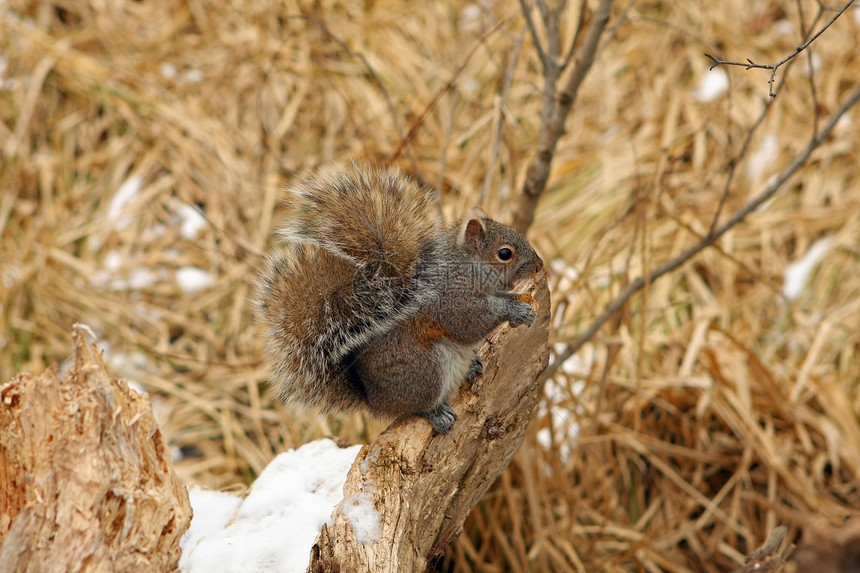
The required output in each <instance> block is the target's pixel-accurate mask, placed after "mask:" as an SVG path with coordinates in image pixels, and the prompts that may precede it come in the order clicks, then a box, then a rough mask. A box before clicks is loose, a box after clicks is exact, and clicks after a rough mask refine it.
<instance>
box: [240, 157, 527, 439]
mask: <svg viewBox="0 0 860 573" xmlns="http://www.w3.org/2000/svg"><path fill="white" fill-rule="evenodd" d="M290 196H291V202H290V203H289V205H288V207H289V208H290V210H291V217H290V219H289V220H288V221H287V222H286V223H285V225H284V226H283V227H282V228H281V229H280V231H279V232H278V235H279V238H280V239H281V241H282V244H281V246H280V247H279V248H277V249H275V250H273V251H272V253H270V254H269V256H268V257H267V260H266V263H265V265H264V267H263V270H262V272H261V274H260V277H259V279H258V281H257V285H256V289H255V294H254V302H255V308H256V311H257V316H258V317H259V319H260V320H261V321H262V322H263V324H264V325H265V326H266V347H265V350H266V354H267V357H268V360H269V363H270V365H271V373H272V380H273V381H274V382H275V383H277V384H278V390H279V393H280V395H281V397H282V398H283V399H284V400H289V401H294V402H299V403H302V404H305V405H308V406H311V407H318V408H321V409H323V410H326V411H344V410H353V409H366V410H369V411H370V412H371V413H372V414H374V415H378V416H382V417H386V418H396V417H400V416H404V415H410V414H417V415H421V416H423V417H425V418H426V419H428V420H429V421H430V422H431V424H433V426H434V428H435V429H436V430H437V431H438V432H441V433H444V432H447V431H449V430H450V429H451V427H452V425H453V422H454V420H455V419H456V414H455V413H454V411H453V410H452V409H451V408H450V406H448V405H447V401H448V399H449V398H450V396H451V395H452V394H453V393H454V392H455V391H456V389H457V388H458V387H459V385H460V383H461V382H462V381H463V380H464V379H467V378H468V379H473V378H474V377H475V376H477V375H479V373H480V361H479V360H478V361H477V366H476V357H475V355H474V347H475V345H476V344H477V343H478V342H480V341H481V340H483V339H484V338H485V337H486V336H487V335H488V334H489V333H490V332H491V331H492V330H493V329H494V328H496V327H497V326H498V325H499V324H501V323H502V322H505V321H509V322H510V323H511V324H512V325H518V324H531V323H532V322H533V321H534V318H535V312H534V310H533V309H532V308H531V306H530V305H528V304H527V303H524V302H521V301H519V300H516V298H515V295H513V294H510V290H511V289H512V288H513V285H514V282H515V281H517V280H519V279H522V278H524V277H526V276H528V275H530V274H531V273H533V272H535V271H537V270H538V269H540V268H542V261H541V260H540V258H539V257H538V256H537V255H536V254H535V252H534V250H533V249H532V248H531V246H530V245H529V244H528V242H527V241H526V240H525V238H523V237H522V235H520V234H519V233H517V232H516V231H514V230H513V229H511V228H510V227H507V226H505V225H502V224H500V223H497V222H495V221H493V220H492V219H489V218H487V217H486V216H485V215H484V214H483V213H482V212H480V211H475V212H473V213H471V214H470V218H468V219H466V220H464V221H461V222H457V223H455V224H453V225H451V226H450V227H448V228H447V229H446V228H445V227H444V222H443V219H442V215H441V212H440V210H439V205H438V198H437V197H436V195H435V194H434V193H433V192H431V191H430V190H428V189H425V188H423V187H421V186H419V185H418V184H417V183H415V182H413V181H412V180H410V179H409V178H407V177H405V176H403V175H402V174H400V173H399V172H397V171H392V170H386V169H379V168H372V167H364V166H361V165H358V164H350V165H347V166H342V167H339V168H330V169H327V170H324V171H322V172H321V173H319V174H317V175H313V176H311V177H310V178H308V179H307V180H306V181H304V182H302V183H300V184H299V185H297V186H294V187H293V188H292V189H291V191H290ZM509 253H512V256H511V257H510V258H509V259H508V258H505V260H502V258H500V256H501V255H502V254H504V255H505V256H506V257H507V255H508V254H509Z"/></svg>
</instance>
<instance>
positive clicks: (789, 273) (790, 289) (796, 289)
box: [782, 237, 833, 300]
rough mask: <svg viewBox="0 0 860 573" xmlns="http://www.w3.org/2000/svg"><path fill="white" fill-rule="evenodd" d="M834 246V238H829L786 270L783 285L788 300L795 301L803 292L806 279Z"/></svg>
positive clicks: (816, 244)
mask: <svg viewBox="0 0 860 573" xmlns="http://www.w3.org/2000/svg"><path fill="white" fill-rule="evenodd" d="M832 245H833V238H832V237H827V238H824V239H819V240H818V241H816V242H815V244H813V245H812V246H811V247H809V250H808V251H806V254H805V255H803V257H802V258H801V259H800V260H799V261H795V262H793V263H791V264H790V265H788V266H787V267H786V268H785V279H784V282H783V284H782V294H783V295H785V298H787V299H788V300H794V299H796V298H797V297H798V296H800V293H801V292H803V287H804V285H805V284H806V279H807V278H809V273H811V272H812V269H814V268H815V265H817V264H818V262H819V261H820V260H821V259H822V257H824V255H825V254H826V253H827V251H828V250H829V249H830V247H831V246H832Z"/></svg>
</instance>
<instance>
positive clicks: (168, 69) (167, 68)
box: [161, 62, 176, 80]
mask: <svg viewBox="0 0 860 573" xmlns="http://www.w3.org/2000/svg"><path fill="white" fill-rule="evenodd" d="M161 75H162V76H164V77H165V78H167V79H168V80H174V79H176V66H175V65H173V64H171V63H170V62H164V63H163V64H161Z"/></svg>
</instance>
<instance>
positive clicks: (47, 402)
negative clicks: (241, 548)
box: [0, 325, 191, 572]
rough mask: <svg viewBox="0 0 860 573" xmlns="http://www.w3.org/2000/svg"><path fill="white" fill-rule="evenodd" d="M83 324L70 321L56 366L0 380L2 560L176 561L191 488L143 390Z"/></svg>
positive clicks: (24, 564)
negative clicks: (64, 364) (108, 359)
mask: <svg viewBox="0 0 860 573" xmlns="http://www.w3.org/2000/svg"><path fill="white" fill-rule="evenodd" d="M88 335H89V336H88ZM90 336H91V331H90V330H89V329H88V328H87V327H85V326H82V325H75V326H74V328H73V339H74V354H75V358H74V360H75V364H74V367H73V368H71V369H70V370H69V371H68V372H67V373H66V374H65V376H63V377H62V378H61V377H60V376H59V374H58V372H57V370H56V368H52V369H50V370H48V371H47V372H44V373H43V374H40V375H38V376H32V375H30V374H19V375H18V376H17V377H16V378H14V379H13V380H12V381H11V382H9V383H7V384H5V385H3V386H0V571H4V572H13V571H14V572H17V571H34V572H35V571H39V572H54V571H56V572H66V571H173V570H175V569H176V568H177V564H178V562H179V555H180V549H179V539H180V538H181V537H182V534H183V533H185V530H186V529H188V526H189V524H190V523H191V506H190V505H189V503H188V493H187V491H186V490H185V487H184V486H183V485H182V484H181V483H180V482H179V480H178V479H177V477H176V475H175V473H174V470H173V463H172V461H171V458H170V452H169V450H168V448H167V445H166V444H165V441H164V438H163V437H162V435H161V432H160V430H159V429H158V426H157V424H156V422H155V418H154V417H153V414H152V408H151V407H150V404H149V399H148V398H147V397H146V396H145V395H141V394H138V393H137V392H135V391H133V390H129V388H128V386H127V385H126V384H125V382H122V381H118V380H115V379H111V378H110V377H109V376H108V375H107V373H106V372H105V369H104V363H103V362H102V357H101V354H100V352H99V351H98V350H97V349H96V348H95V346H93V345H92V344H91V342H92V341H91V340H90V339H89V337H90Z"/></svg>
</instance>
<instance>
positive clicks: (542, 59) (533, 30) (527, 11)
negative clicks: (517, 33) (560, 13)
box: [520, 0, 549, 73]
mask: <svg viewBox="0 0 860 573" xmlns="http://www.w3.org/2000/svg"><path fill="white" fill-rule="evenodd" d="M520 8H521V9H522V11H523V16H524V17H525V19H526V26H528V29H529V34H531V37H532V43H534V45H535V50H537V54H538V59H540V63H541V65H542V66H543V71H544V73H546V69H547V66H548V65H549V64H548V60H547V57H546V52H545V51H544V49H543V46H542V45H541V43H540V36H538V32H537V28H535V22H534V19H533V18H532V11H531V10H530V9H529V7H528V6H526V0H520Z"/></svg>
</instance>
